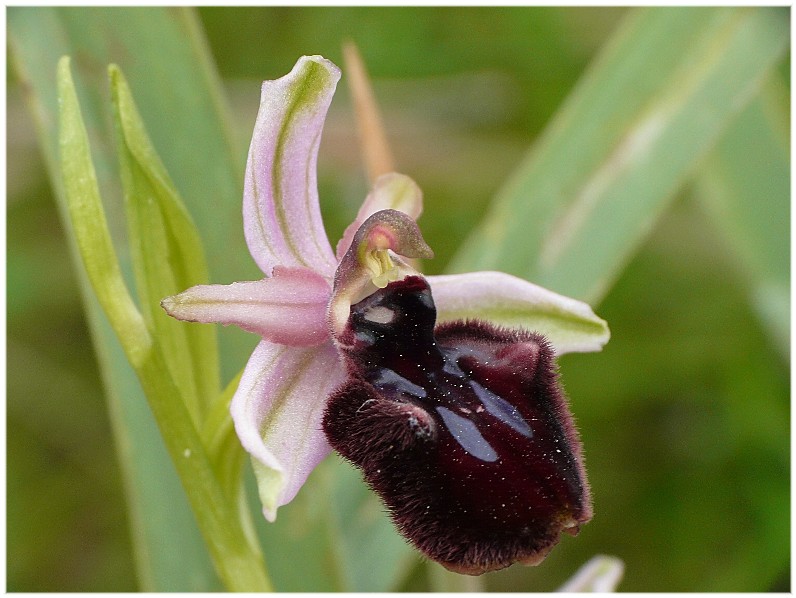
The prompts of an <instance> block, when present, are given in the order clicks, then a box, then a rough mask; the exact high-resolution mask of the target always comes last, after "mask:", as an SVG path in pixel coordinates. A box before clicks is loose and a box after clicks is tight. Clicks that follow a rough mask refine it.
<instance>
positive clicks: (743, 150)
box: [694, 79, 790, 358]
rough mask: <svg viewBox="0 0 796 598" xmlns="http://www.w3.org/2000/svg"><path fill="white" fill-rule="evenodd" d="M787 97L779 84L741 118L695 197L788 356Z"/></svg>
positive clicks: (720, 146)
mask: <svg viewBox="0 0 796 598" xmlns="http://www.w3.org/2000/svg"><path fill="white" fill-rule="evenodd" d="M787 106H788V101H787V90H785V89H783V86H782V85H781V83H780V81H779V80H778V79H775V80H771V81H769V83H768V84H767V85H766V86H765V87H764V88H763V92H762V93H761V94H760V95H759V96H758V97H757V98H755V100H754V101H753V102H752V103H751V104H750V105H749V106H748V107H747V108H746V109H745V110H744V111H743V112H742V113H741V115H740V116H739V117H738V120H737V121H736V122H735V123H734V124H733V125H732V127H730V129H729V130H728V131H727V133H726V134H725V135H724V137H722V139H721V141H720V142H719V144H718V145H717V147H716V149H715V150H714V151H713V152H712V153H711V154H710V156H709V157H708V159H707V160H706V161H705V165H704V168H703V169H702V170H701V171H700V175H699V176H698V177H697V178H696V180H695V186H694V188H695V192H696V194H697V196H698V197H699V199H700V200H702V203H703V205H705V206H706V208H707V209H708V210H709V212H710V214H711V216H712V221H713V223H714V224H715V225H716V226H717V227H718V228H719V229H720V231H721V232H722V233H723V234H724V237H725V239H726V241H727V246H728V248H729V250H730V251H731V252H733V254H734V255H735V256H737V258H738V261H739V263H740V265H741V267H742V270H743V273H744V274H745V275H746V278H747V279H748V280H749V287H750V288H749V293H750V295H751V301H752V304H753V306H754V307H755V309H756V311H757V313H758V315H759V316H760V318H761V320H762V321H763V323H764V324H765V325H766V327H767V330H768V331H769V333H770V334H771V336H772V338H773V339H774V341H775V342H776V345H777V347H778V349H779V350H780V352H781V353H782V355H783V356H784V357H786V358H787V357H788V355H789V353H790V219H789V218H787V215H788V214H789V208H790V156H789V148H788V136H787V131H788V121H787V118H788V112H787Z"/></svg>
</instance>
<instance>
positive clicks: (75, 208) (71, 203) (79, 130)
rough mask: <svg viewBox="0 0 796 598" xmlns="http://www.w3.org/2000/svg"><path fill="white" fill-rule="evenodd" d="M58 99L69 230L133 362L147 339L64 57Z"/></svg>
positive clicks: (146, 346) (145, 348) (145, 347)
mask: <svg viewBox="0 0 796 598" xmlns="http://www.w3.org/2000/svg"><path fill="white" fill-rule="evenodd" d="M58 97H59V98H60V100H61V112H60V119H59V120H60V123H61V126H60V136H59V146H60V150H61V152H60V157H61V168H62V172H63V183H64V190H65V193H66V196H67V198H68V201H67V205H68V208H69V214H70V223H71V225H72V227H71V228H72V234H73V235H74V237H75V240H76V241H77V246H78V249H79V251H80V254H81V256H82V258H83V265H84V266H85V268H86V274H87V275H88V278H89V280H90V281H91V285H92V287H93V289H94V292H95V293H96V294H97V299H98V300H99V302H100V304H101V305H102V307H103V309H104V310H105V313H106V314H108V318H109V319H110V320H111V322H113V323H114V326H117V327H118V330H119V331H120V334H119V338H120V340H121V342H122V346H123V347H124V348H125V352H126V353H127V354H128V355H129V357H130V361H131V363H132V364H133V365H134V366H135V365H138V364H140V363H141V361H142V360H143V359H144V357H145V355H146V353H147V352H148V351H149V350H150V349H151V347H152V337H151V336H150V334H149V330H148V329H147V327H146V324H145V323H144V319H143V317H142V316H141V314H140V313H139V311H138V309H137V308H136V306H135V304H134V303H133V299H132V297H131V296H130V293H129V292H128V290H127V285H126V284H125V282H124V278H123V277H122V271H121V268H120V267H119V260H118V259H117V257H116V251H115V250H114V248H113V243H112V241H111V236H110V232H109V231H108V223H107V221H106V220H105V212H104V210H103V209H102V200H101V199H100V195H99V187H98V186H97V176H96V174H95V172H94V164H93V162H92V160H91V151H90V150H89V147H88V135H87V133H86V128H85V126H84V125H83V118H82V116H81V114H80V106H79V104H78V101H77V93H76V92H75V87H74V83H73V82H72V77H71V74H70V72H69V59H68V58H66V57H64V58H63V59H61V61H60V62H59V64H58Z"/></svg>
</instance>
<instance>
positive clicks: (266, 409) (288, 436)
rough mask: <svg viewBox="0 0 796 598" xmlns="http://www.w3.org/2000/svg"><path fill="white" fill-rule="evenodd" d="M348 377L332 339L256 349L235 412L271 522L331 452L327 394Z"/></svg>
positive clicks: (234, 402)
mask: <svg viewBox="0 0 796 598" xmlns="http://www.w3.org/2000/svg"><path fill="white" fill-rule="evenodd" d="M343 378H344V375H343V367H342V365H341V364H340V358H339V357H338V355H337V352H336V351H335V349H334V347H333V346H332V345H331V343H327V344H324V345H321V346H320V347H313V348H294V347H285V346H280V345H276V344H274V343H270V342H268V341H262V342H261V343H260V344H259V345H257V348H256V349H255V350H254V353H252V356H251V358H250V359H249V363H248V364H247V365H246V369H245V370H244V371H243V376H242V377H241V381H240V385H239V386H238V390H237V392H236V393H235V396H234V397H233V398H232V404H231V406H230V411H231V413H232V420H233V421H234V423H235V431H236V432H237V434H238V437H239V438H240V441H241V444H242V445H243V448H244V449H246V451H248V452H249V454H250V455H251V457H252V462H253V464H254V471H255V475H256V477H257V485H258V488H259V492H260V500H261V502H262V504H263V514H264V515H265V517H266V519H268V520H269V521H274V520H275V519H276V510H277V508H278V507H280V506H282V505H284V504H287V503H289V502H290V501H291V500H293V497H294V496H295V495H296V493H297V492H298V491H299V488H301V486H302V485H303V484H304V482H305V481H306V479H307V476H309V474H310V472H311V471H312V470H313V469H314V468H315V466H316V465H318V463H320V461H321V460H322V459H323V458H324V457H325V456H326V455H327V454H329V452H330V450H331V449H330V447H329V444H328V442H327V441H326V437H325V436H324V433H323V431H322V429H321V420H322V418H323V411H324V408H325V406H326V397H327V396H328V395H329V394H330V393H331V392H332V391H333V390H334V389H335V388H336V387H337V386H339V385H340V383H341V382H342V381H343Z"/></svg>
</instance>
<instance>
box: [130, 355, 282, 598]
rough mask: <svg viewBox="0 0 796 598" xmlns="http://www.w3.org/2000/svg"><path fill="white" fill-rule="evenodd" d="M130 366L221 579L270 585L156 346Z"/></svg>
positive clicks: (253, 587) (234, 587)
mask: <svg viewBox="0 0 796 598" xmlns="http://www.w3.org/2000/svg"><path fill="white" fill-rule="evenodd" d="M122 344H123V345H124V344H125V343H124V342H123V343H122ZM125 350H126V348H125ZM135 369H136V373H137V374H138V377H139V379H140V380H141V386H142V387H143V389H144V393H145V394H146V396H147V400H148V401H149V406H150V408H151V409H152V412H153V414H154V415H155V419H156V421H157V422H158V426H159V428H160V430H161V433H162V435H163V438H164V440H165V443H166V448H167V449H168V451H169V454H170V455H171V458H172V460H173V461H174V464H175V466H176V468H177V473H178V474H179V476H180V479H181V480H182V483H183V486H184V487H185V492H186V494H187V495H188V501H189V503H190V504H191V508H192V509H193V512H194V514H195V515H196V519H197V522H198V523H199V529H200V530H201V532H202V535H203V536H204V538H205V542H206V543H207V545H208V548H209V549H210V555H211V557H212V558H213V562H214V563H215V565H216V568H217V570H218V574H219V577H221V581H222V582H223V583H224V585H225V587H226V588H227V589H228V590H230V591H235V592H240V591H247V592H270V591H272V590H273V588H272V587H271V583H270V580H269V579H268V574H267V573H266V570H265V565H264V561H263V556H262V553H261V552H260V550H259V549H258V548H257V547H256V546H253V545H252V544H251V543H250V542H249V541H248V538H247V536H246V534H245V532H244V530H243V528H242V527H241V525H240V517H239V514H238V512H237V505H234V504H231V502H230V500H229V499H228V497H227V496H226V495H225V494H224V493H223V491H222V489H221V487H220V485H219V483H218V480H217V479H216V476H215V473H214V471H213V468H212V466H211V463H210V459H209V458H208V456H207V453H206V451H205V447H204V445H203V444H202V441H201V438H200V437H199V434H198V433H197V431H196V428H195V427H194V425H193V423H192V421H191V418H190V415H189V413H188V410H187V408H186V407H185V405H184V404H183V403H182V401H181V400H179V398H177V400H174V398H175V397H179V395H178V394H177V392H178V391H177V388H176V386H175V385H174V383H173V381H172V380H171V376H170V375H169V372H168V369H167V367H166V362H165V359H164V358H163V355H162V353H161V352H160V350H159V349H158V348H157V347H153V349H152V350H151V351H150V352H149V353H148V354H147V356H146V358H145V359H144V360H143V361H142V362H141V364H140V365H138V366H136V368H135Z"/></svg>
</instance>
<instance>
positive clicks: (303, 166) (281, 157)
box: [243, 56, 340, 278]
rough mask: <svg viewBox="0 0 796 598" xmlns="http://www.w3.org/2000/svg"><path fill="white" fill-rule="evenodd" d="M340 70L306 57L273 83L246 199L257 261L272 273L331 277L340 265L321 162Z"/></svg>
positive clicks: (267, 87) (247, 228) (257, 129)
mask: <svg viewBox="0 0 796 598" xmlns="http://www.w3.org/2000/svg"><path fill="white" fill-rule="evenodd" d="M339 79H340V69H338V68H337V67H336V66H335V65H334V64H333V63H332V62H330V61H329V60H326V59H325V58H322V57H320V56H304V57H302V58H300V59H299V61H298V62H297V63H296V65H295V66H294V67H293V70H292V71H291V72H290V73H288V74H287V75H285V76H284V77H282V78H280V79H276V80H274V81H265V82H264V83H263V87H262V96H261V99H260V110H259V112H258V114H257V121H256V123H255V125H254V134H253V135H252V141H251V146H250V148H249V158H248V162H247V164H246V178H245V181H244V194H243V224H244V232H245V234H246V242H247V243H248V245H249V251H250V252H251V254H252V257H253V258H254V259H255V261H256V262H257V265H258V266H260V269H261V270H262V271H263V272H264V273H265V274H266V276H270V275H271V271H272V270H273V268H274V266H276V265H283V266H303V267H308V268H312V269H313V270H315V271H316V272H319V273H321V274H323V275H326V276H328V277H329V278H331V276H332V273H333V272H334V269H335V265H336V260H335V257H334V253H333V252H332V248H331V245H329V240H328V238H327V237H326V232H325V230H324V228H323V222H322V220H321V212H320V206H319V203H318V183H317V172H316V165H317V160H318V147H319V145H320V139H321V131H322V130H323V124H324V120H325V118H326V112H327V110H328V109H329V104H330V103H331V101H332V95H333V94H334V90H335V88H336V86H337V82H338V80H339Z"/></svg>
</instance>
